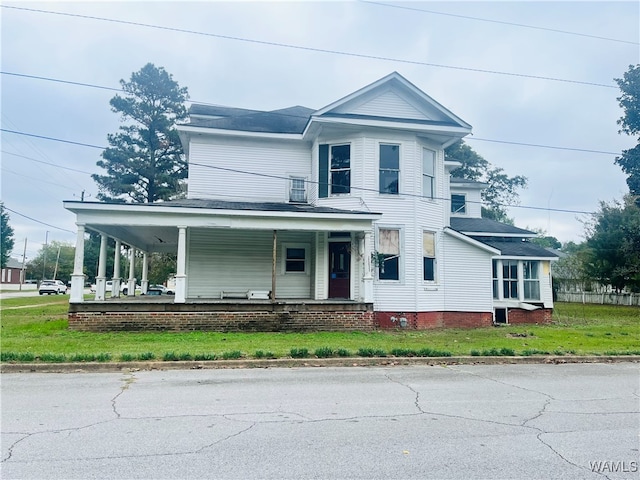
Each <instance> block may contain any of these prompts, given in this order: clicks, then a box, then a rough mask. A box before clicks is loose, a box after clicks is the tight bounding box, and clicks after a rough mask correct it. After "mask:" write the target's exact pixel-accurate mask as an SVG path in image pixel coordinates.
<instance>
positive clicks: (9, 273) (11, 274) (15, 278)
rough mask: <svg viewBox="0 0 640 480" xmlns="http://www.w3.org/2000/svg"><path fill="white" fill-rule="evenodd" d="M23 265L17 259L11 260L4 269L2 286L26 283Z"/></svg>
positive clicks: (0, 281)
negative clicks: (23, 277)
mask: <svg viewBox="0 0 640 480" xmlns="http://www.w3.org/2000/svg"><path fill="white" fill-rule="evenodd" d="M21 276H22V263H20V261H19V260H16V259H15V258H9V259H8V260H7V265H6V266H5V267H4V268H3V269H2V275H1V277H0V284H2V285H20V283H24V279H22V282H21V278H22V277H21Z"/></svg>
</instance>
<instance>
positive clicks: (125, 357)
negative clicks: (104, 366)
mask: <svg viewBox="0 0 640 480" xmlns="http://www.w3.org/2000/svg"><path fill="white" fill-rule="evenodd" d="M135 359H136V356H135V355H132V354H131V353H123V354H122V355H120V361H121V362H133V361H134V360H135Z"/></svg>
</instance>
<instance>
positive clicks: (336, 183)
mask: <svg viewBox="0 0 640 480" xmlns="http://www.w3.org/2000/svg"><path fill="white" fill-rule="evenodd" d="M330 174H331V194H332V195H336V194H340V193H349V192H350V191H351V145H332V146H331V164H330Z"/></svg>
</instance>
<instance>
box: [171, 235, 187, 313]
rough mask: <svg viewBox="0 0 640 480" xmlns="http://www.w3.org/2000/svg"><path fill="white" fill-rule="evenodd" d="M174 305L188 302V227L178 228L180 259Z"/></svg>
mask: <svg viewBox="0 0 640 480" xmlns="http://www.w3.org/2000/svg"><path fill="white" fill-rule="evenodd" d="M176 263H177V265H176V294H175V297H174V299H173V301H174V303H185V302H186V301H187V227H182V226H178V259H177V262H176Z"/></svg>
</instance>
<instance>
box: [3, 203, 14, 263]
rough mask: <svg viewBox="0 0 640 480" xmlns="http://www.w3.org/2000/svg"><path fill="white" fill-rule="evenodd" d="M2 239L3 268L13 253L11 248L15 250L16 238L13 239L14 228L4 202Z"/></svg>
mask: <svg viewBox="0 0 640 480" xmlns="http://www.w3.org/2000/svg"><path fill="white" fill-rule="evenodd" d="M0 239H1V240H2V245H1V251H0V254H1V257H2V261H1V263H2V268H4V267H6V266H7V261H8V260H9V255H11V250H13V245H14V240H13V228H11V225H9V214H8V213H7V212H6V210H5V208H4V203H2V202H0Z"/></svg>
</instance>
